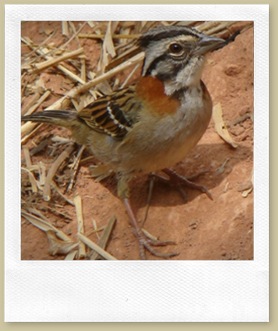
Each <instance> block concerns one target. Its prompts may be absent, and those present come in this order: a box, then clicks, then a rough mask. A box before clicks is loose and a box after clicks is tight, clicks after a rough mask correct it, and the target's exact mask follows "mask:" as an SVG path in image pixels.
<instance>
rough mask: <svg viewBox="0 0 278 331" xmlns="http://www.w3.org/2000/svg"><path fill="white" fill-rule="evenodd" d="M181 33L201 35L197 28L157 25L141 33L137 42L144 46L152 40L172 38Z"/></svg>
mask: <svg viewBox="0 0 278 331" xmlns="http://www.w3.org/2000/svg"><path fill="white" fill-rule="evenodd" d="M181 34H187V35H191V36H195V37H199V36H200V35H201V33H199V32H198V31H197V30H195V29H192V28H189V27H186V26H167V27H158V28H155V29H152V30H150V31H148V32H146V33H145V34H143V35H142V36H141V37H140V38H139V40H138V43H139V46H141V47H142V48H146V47H147V46H148V45H149V43H150V42H152V41H157V40H162V39H165V38H172V37H176V36H179V35H181Z"/></svg>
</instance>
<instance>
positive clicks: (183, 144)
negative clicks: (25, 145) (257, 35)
mask: <svg viewBox="0 0 278 331" xmlns="http://www.w3.org/2000/svg"><path fill="white" fill-rule="evenodd" d="M137 44H138V46H139V47H140V48H141V49H142V50H143V51H144V54H145V56H144V60H143V64H142V70H141V75H140V77H139V79H138V81H137V82H136V83H135V84H132V85H130V86H128V87H125V88H122V89H119V90H116V91H114V92H113V93H112V94H109V95H105V96H102V97H99V98H98V99H96V100H95V101H93V102H92V103H90V104H88V105H87V106H86V107H84V108H83V109H81V110H79V111H76V110H45V111H41V112H37V113H33V114H31V115H26V116H23V117H22V121H32V122H46V123H50V124H53V125H57V126H62V127H66V128H68V129H69V130H70V131H71V132H72V136H73V139H74V140H75V141H76V142H77V143H79V144H82V145H86V146H87V147H88V149H89V151H90V152H91V153H92V154H93V155H94V156H95V157H96V158H97V159H98V161H99V162H100V164H99V165H97V166H95V168H94V169H93V170H92V175H93V177H95V178H99V179H103V178H105V177H107V176H109V175H110V174H112V173H113V174H115V175H116V178H117V194H118V197H119V198H120V199H121V200H122V201H123V203H124V206H125V209H126V211H127V214H128V216H129V220H130V223H131V225H132V226H133V230H134V234H135V236H136V238H137V240H138V243H139V253H140V257H141V259H145V258H146V251H149V253H150V254H152V255H154V256H158V257H163V258H168V257H172V256H175V255H177V253H175V252H173V253H162V252H159V251H158V250H157V249H155V248H154V246H160V245H161V246H163V245H167V244H170V243H171V242H169V241H159V240H152V239H150V238H148V237H146V235H145V234H144V232H143V231H142V229H141V228H140V226H139V222H138V220H137V217H136V216H135V213H134V212H133V209H132V206H131V197H130V181H131V179H132V178H133V177H135V176H138V175H140V174H150V173H156V172H158V171H163V172H165V173H166V174H167V175H168V176H169V177H170V178H172V179H173V180H174V181H179V180H181V181H184V183H186V182H187V183H189V184H190V185H191V186H194V185H195V184H193V183H191V182H188V181H187V179H186V178H185V177H183V176H181V175H178V174H177V173H175V172H174V171H173V170H171V167H173V166H174V165H175V164H177V163H178V162H180V161H182V160H183V159H184V158H185V157H186V155H187V154H188V152H189V151H190V150H191V149H192V148H193V147H194V146H195V145H196V144H197V143H198V141H199V140H200V139H201V137H202V136H203V134H204V133H205V131H206V129H207V127H208V125H209V122H210V119H211V114H212V99H211V96H210V93H209V91H208V89H207V88H206V86H205V84H204V82H203V81H202V71H203V68H204V65H205V56H206V54H207V53H209V52H212V51H214V50H216V49H218V48H221V47H223V45H224V44H225V40H224V39H221V38H218V37H214V36H209V35H206V34H204V33H202V32H200V31H198V30H196V29H194V28H191V27H188V26H183V25H175V26H159V27H156V28H153V29H150V30H149V31H147V32H145V33H143V34H142V35H141V36H140V37H139V38H138V40H137ZM194 187H195V186H194ZM196 187H197V188H201V190H202V191H203V192H206V193H207V191H206V189H205V188H204V187H201V186H198V185H197V184H196Z"/></svg>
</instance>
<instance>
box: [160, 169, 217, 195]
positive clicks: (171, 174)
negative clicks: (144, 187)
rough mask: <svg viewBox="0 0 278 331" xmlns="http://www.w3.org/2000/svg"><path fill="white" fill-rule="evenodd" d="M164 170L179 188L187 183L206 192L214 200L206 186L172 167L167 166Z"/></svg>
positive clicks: (188, 185)
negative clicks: (191, 179)
mask: <svg viewBox="0 0 278 331" xmlns="http://www.w3.org/2000/svg"><path fill="white" fill-rule="evenodd" d="M162 172H164V173H165V174H166V175H167V176H168V177H169V179H170V181H172V182H173V183H174V185H177V187H178V188H180V187H181V185H185V186H187V187H190V188H193V189H194V190H198V191H201V192H203V193H205V194H206V195H207V196H208V197H209V198H210V199H211V200H213V198H212V195H211V193H210V192H209V190H208V189H207V188H206V187H205V186H203V185H199V184H196V183H194V182H192V181H190V180H189V179H187V178H186V177H184V176H181V175H179V174H177V173H176V172H175V171H174V170H171V169H167V168H165V169H163V170H162ZM194 177H196V176H194Z"/></svg>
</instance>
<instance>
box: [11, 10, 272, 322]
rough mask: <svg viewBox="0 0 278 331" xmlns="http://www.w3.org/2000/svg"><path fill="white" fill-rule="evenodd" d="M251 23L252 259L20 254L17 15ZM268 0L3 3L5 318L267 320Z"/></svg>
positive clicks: (27, 18) (25, 18)
mask: <svg viewBox="0 0 278 331" xmlns="http://www.w3.org/2000/svg"><path fill="white" fill-rule="evenodd" d="M127 18H128V20H129V21H131V20H159V21H164V20H181V21H182V20H183V21H192V20H198V21H202V20H221V21H224V20H225V21H227V20H239V21H240V20H244V21H246V20H250V21H254V29H255V34H254V36H255V37H254V38H255V40H254V42H255V43H254V44H255V46H254V47H255V53H254V54H255V58H254V60H255V64H254V108H255V109H254V111H255V116H254V126H255V136H254V142H255V143H254V185H255V191H254V202H255V213H254V215H255V216H254V222H255V226H254V229H255V234H254V260H253V261H109V262H107V261H98V262H97V263H94V262H92V261H90V262H89V261H21V259H20V114H21V111H20V102H21V100H20V53H21V51H20V32H21V22H22V21H39V20H43V21H47V20H49V21H53V20H57V21H62V20H78V21H83V20H84V21H86V20H90V21H93V20H105V21H107V20H127ZM268 183H269V6H268V5H181V4H179V5H6V6H5V321H6V322H267V321H268V320H269V265H268V264H269V205H268V203H269V190H268Z"/></svg>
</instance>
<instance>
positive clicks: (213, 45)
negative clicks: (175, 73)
mask: <svg viewBox="0 0 278 331" xmlns="http://www.w3.org/2000/svg"><path fill="white" fill-rule="evenodd" d="M225 43H226V41H225V40H224V39H221V38H217V37H212V36H206V35H204V36H202V38H201V39H200V40H199V42H198V43H197V45H198V46H197V47H196V50H195V54H196V55H203V54H206V53H208V52H211V51H214V50H216V49H218V48H221V47H223V46H224V45H225Z"/></svg>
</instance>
